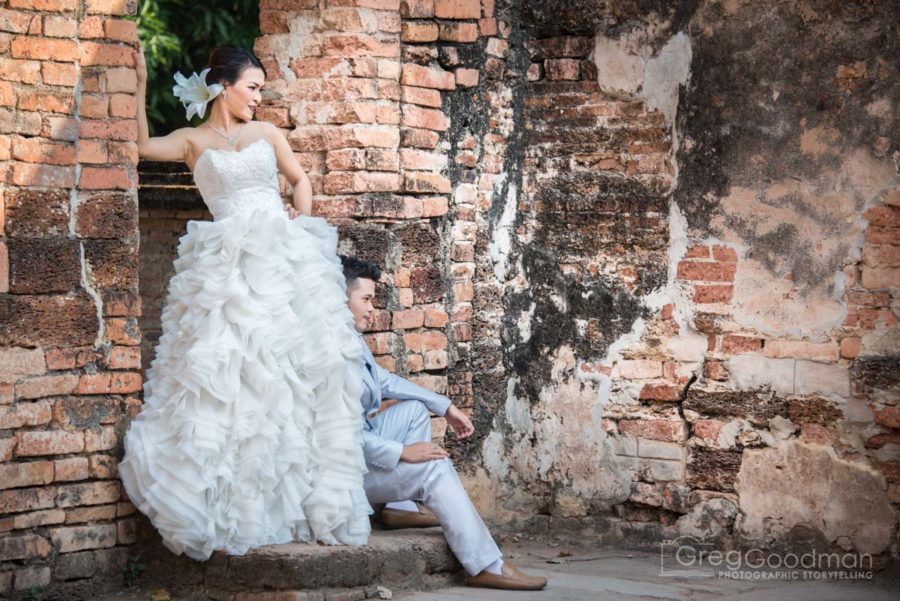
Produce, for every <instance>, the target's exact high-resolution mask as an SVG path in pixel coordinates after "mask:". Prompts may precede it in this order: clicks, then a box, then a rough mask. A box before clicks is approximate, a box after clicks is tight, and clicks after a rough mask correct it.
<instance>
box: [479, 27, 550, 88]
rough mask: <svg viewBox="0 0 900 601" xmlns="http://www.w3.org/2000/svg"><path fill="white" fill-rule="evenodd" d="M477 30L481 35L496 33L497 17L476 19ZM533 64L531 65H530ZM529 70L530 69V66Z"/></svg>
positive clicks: (487, 35) (488, 35)
mask: <svg viewBox="0 0 900 601" xmlns="http://www.w3.org/2000/svg"><path fill="white" fill-rule="evenodd" d="M478 31H479V32H480V33H481V35H482V36H483V37H490V36H493V35H497V19H478ZM534 66H535V65H532V67H534ZM538 66H540V65H538ZM529 71H531V69H530V68H529ZM529 81H531V80H529Z"/></svg>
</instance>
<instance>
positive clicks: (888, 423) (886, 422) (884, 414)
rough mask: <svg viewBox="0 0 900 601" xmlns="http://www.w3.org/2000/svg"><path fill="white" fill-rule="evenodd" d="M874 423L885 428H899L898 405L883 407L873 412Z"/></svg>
mask: <svg viewBox="0 0 900 601" xmlns="http://www.w3.org/2000/svg"><path fill="white" fill-rule="evenodd" d="M875 423H876V424H879V425H882V426H885V427H887V428H900V407H885V408H884V409H879V410H878V411H876V412H875Z"/></svg>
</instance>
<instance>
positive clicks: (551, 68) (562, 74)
mask: <svg viewBox="0 0 900 601" xmlns="http://www.w3.org/2000/svg"><path fill="white" fill-rule="evenodd" d="M580 66H581V62H580V61H579V60H577V59H572V58H550V59H547V60H545V61H544V71H545V72H546V74H547V79H549V80H551V81H576V80H578V78H579V76H580Z"/></svg>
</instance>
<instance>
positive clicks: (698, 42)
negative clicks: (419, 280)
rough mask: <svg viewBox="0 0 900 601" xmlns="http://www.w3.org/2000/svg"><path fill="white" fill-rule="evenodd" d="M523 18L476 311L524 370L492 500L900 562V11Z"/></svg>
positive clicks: (494, 429)
mask: <svg viewBox="0 0 900 601" xmlns="http://www.w3.org/2000/svg"><path fill="white" fill-rule="evenodd" d="M500 18H501V19H504V18H505V19H508V20H509V23H510V24H511V33H510V37H509V42H510V50H509V53H510V54H509V55H507V62H508V63H509V62H512V63H513V64H514V65H517V66H518V68H519V70H518V71H517V72H516V73H515V74H514V75H513V76H512V77H510V78H509V79H507V80H505V81H504V84H505V85H507V86H508V89H509V90H510V93H511V95H512V98H513V103H514V104H516V103H517V104H516V106H517V109H518V110H517V115H516V118H515V119H514V122H515V128H514V131H513V134H512V136H511V139H512V140H514V141H515V144H514V145H513V148H512V149H511V151H510V152H511V157H510V160H508V161H507V162H506V163H505V165H504V171H503V172H502V173H501V174H500V177H501V178H506V179H507V180H508V181H509V184H508V185H507V186H506V187H505V188H504V189H503V190H501V191H499V193H495V194H494V196H493V200H492V205H491V207H490V210H489V211H488V212H487V216H486V218H485V220H484V223H483V224H482V227H483V229H484V230H486V231H485V233H484V236H485V238H486V240H485V244H484V248H485V250H487V251H489V252H488V255H489V256H490V257H491V261H490V264H483V263H482V264H479V267H482V266H483V268H482V269H479V271H478V272H477V276H476V277H477V279H478V282H479V285H477V286H476V291H477V293H476V297H475V300H474V304H475V307H476V311H477V310H478V308H479V307H484V310H485V311H487V310H489V309H491V308H496V307H497V305H500V306H502V307H503V311H502V314H498V313H494V314H493V317H494V319H497V318H498V317H499V320H498V322H499V323H497V324H496V326H495V328H494V329H493V330H492V332H494V333H496V334H499V335H498V336H497V339H499V340H502V345H500V348H499V349H497V350H496V352H495V355H494V358H495V359H497V358H499V361H498V363H499V364H502V368H501V367H497V365H498V363H493V362H492V364H493V365H494V366H495V367H494V370H493V373H491V374H490V376H489V377H485V378H482V377H480V375H479V374H477V373H476V374H475V375H474V377H473V381H474V382H475V390H474V394H475V397H476V398H480V399H482V400H483V402H484V403H485V406H486V407H485V410H484V419H483V420H482V422H481V423H482V424H490V433H489V434H488V435H487V436H485V437H484V438H483V439H482V441H480V443H479V444H480V449H479V452H480V458H479V459H478V460H476V461H471V463H470V465H471V466H472V467H471V470H470V476H469V482H470V483H471V485H472V486H473V488H475V489H477V490H479V491H481V493H482V494H481V496H480V499H481V505H482V508H483V509H484V510H485V511H487V512H489V513H491V514H492V515H494V516H496V517H497V518H499V519H501V520H515V519H517V518H519V517H522V516H523V515H524V516H528V515H531V516H534V515H536V514H537V515H541V516H546V517H541V518H538V519H537V522H536V523H540V524H543V525H544V526H547V527H549V528H550V529H551V531H554V530H559V528H561V527H563V526H565V525H566V524H572V523H574V524H579V525H580V527H585V525H591V526H592V527H593V528H595V531H596V532H597V533H598V535H604V534H605V535H607V536H609V537H610V538H616V537H619V538H625V539H629V540H632V541H641V540H643V541H646V542H647V543H648V544H649V543H652V542H653V541H658V540H660V539H661V538H665V537H669V538H674V537H677V536H678V535H687V534H690V535H695V536H700V537H701V538H703V537H706V538H715V539H721V540H723V541H727V544H738V545H761V544H762V545H772V544H775V543H779V544H781V543H784V544H791V543H792V542H799V541H803V542H808V540H809V539H810V537H812V539H813V540H814V542H815V544H816V545H820V547H821V548H832V546H835V548H842V549H854V550H857V551H861V552H867V553H875V554H878V553H886V552H888V551H889V550H890V549H891V548H892V545H893V548H894V553H896V551H897V549H896V532H897V527H896V519H897V518H896V514H897V512H896V508H897V503H898V502H900V488H898V466H900V463H898V461H897V460H898V458H900V457H898V449H900V447H898V444H897V443H898V438H897V431H896V429H895V428H896V427H897V426H898V422H897V420H896V417H895V416H896V415H897V407H896V403H897V401H898V388H897V386H898V377H897V374H898V373H900V360H898V359H900V355H898V352H900V345H898V343H900V336H898V333H900V332H898V327H897V301H896V298H897V297H896V294H897V285H898V284H900V270H898V265H900V261H898V260H897V254H896V253H897V248H898V246H897V245H896V243H897V242H898V237H897V236H898V229H897V225H898V223H900V222H898V221H897V220H898V217H900V210H898V208H897V207H898V204H900V196H898V183H900V181H898V177H897V171H898V154H897V147H898V140H897V134H896V119H897V112H896V111H897V109H896V107H897V101H898V92H900V88H898V80H897V75H898V74H897V72H896V64H897V57H898V52H897V46H896V41H895V38H896V36H895V35H894V34H895V32H896V28H897V15H896V13H895V12H892V9H891V3H889V2H882V3H878V2H874V3H867V4H865V5H858V4H855V3H854V4H847V3H840V4H839V3H827V2H790V3H780V2H779V3H776V2H738V1H734V2H616V3H612V2H608V3H607V2H575V3H571V2H565V3H561V2H549V3H541V4H540V5H537V4H532V3H525V4H522V5H521V6H509V7H503V8H502V9H501V12H500ZM523 71H524V77H522V75H523ZM513 204H515V210H513V209H511V206H512V205H513ZM477 254H478V255H479V256H482V253H477ZM482 290H484V291H485V293H484V294H479V293H478V292H480V291H482ZM488 290H489V291H490V293H487V292H486V291H488ZM477 334H478V332H477V331H476V340H475V342H474V345H475V348H476V349H478V348H479V344H483V345H485V346H486V347H491V343H490V342H484V343H480V342H479V336H478V335H477ZM488 338H490V337H488ZM486 352H491V350H490V349H489V348H488V349H486ZM825 474H828V476H825ZM498 480H499V481H501V482H503V483H504V484H505V486H503V493H502V494H496V482H497V481H498ZM838 481H840V482H841V483H842V484H838ZM850 483H853V484H850ZM798 488H799V489H802V490H803V491H804V493H803V494H802V495H798V494H797V492H796V490H797V489H798ZM823 508H824V509H823ZM532 523H533V524H534V523H535V522H532ZM810 532H812V534H810Z"/></svg>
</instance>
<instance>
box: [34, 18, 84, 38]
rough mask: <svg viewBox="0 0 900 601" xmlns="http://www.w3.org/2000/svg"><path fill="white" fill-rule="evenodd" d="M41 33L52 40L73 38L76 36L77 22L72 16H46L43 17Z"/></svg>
mask: <svg viewBox="0 0 900 601" xmlns="http://www.w3.org/2000/svg"><path fill="white" fill-rule="evenodd" d="M43 33H44V35H46V36H50V37H54V38H74V37H75V36H77V35H78V21H76V20H75V18H74V16H72V17H61V16H56V15H47V16H45V17H44V27H43Z"/></svg>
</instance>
